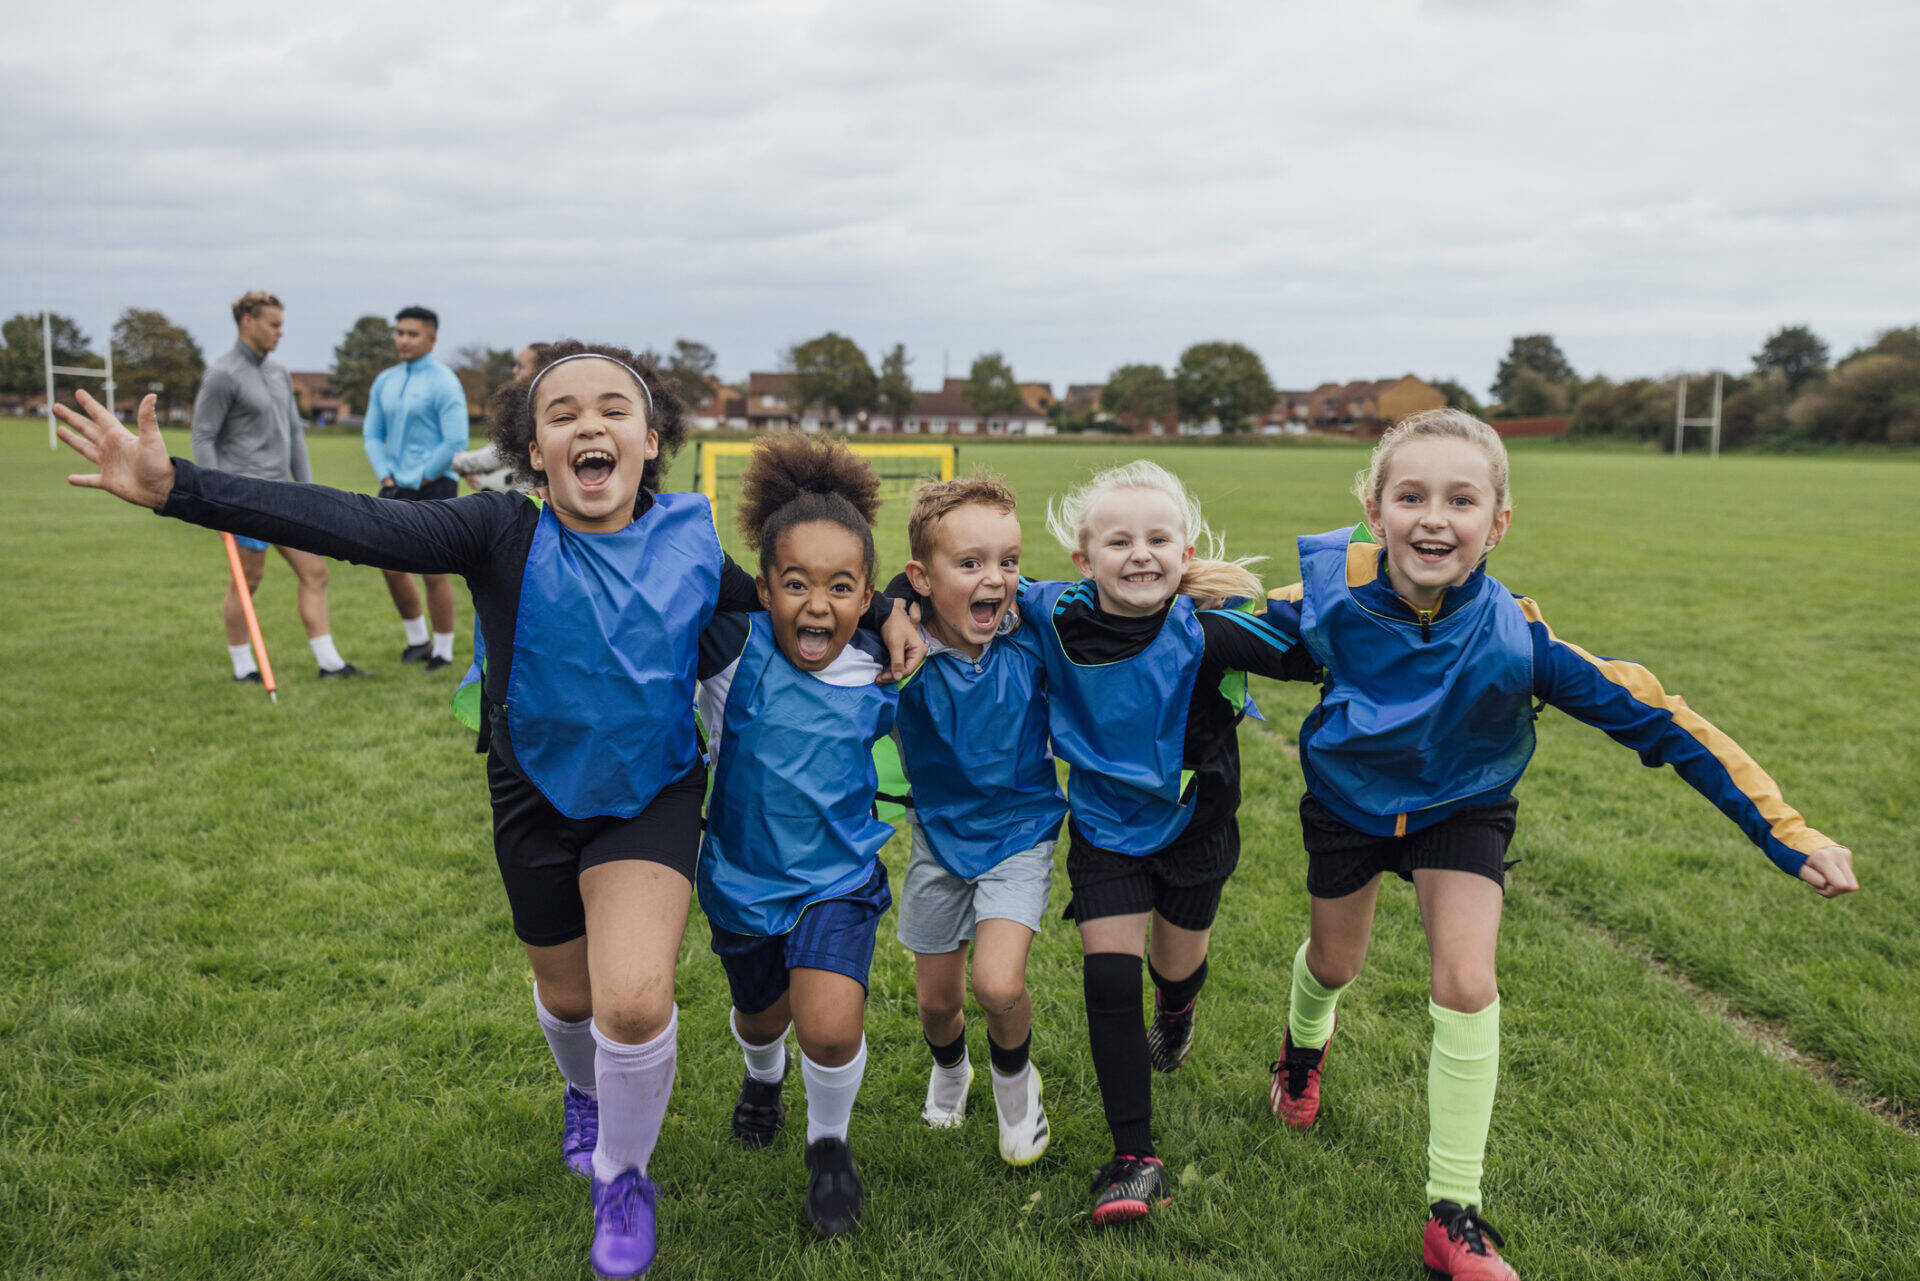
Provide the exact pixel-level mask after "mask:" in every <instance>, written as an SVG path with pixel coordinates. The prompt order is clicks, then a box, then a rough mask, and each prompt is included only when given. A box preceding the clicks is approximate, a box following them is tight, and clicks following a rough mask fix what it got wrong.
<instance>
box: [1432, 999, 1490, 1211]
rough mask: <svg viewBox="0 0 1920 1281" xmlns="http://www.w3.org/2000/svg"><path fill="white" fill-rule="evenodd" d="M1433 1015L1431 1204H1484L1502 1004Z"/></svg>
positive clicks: (1435, 1007) (1439, 1011) (1434, 1009)
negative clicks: (1483, 1167)
mask: <svg viewBox="0 0 1920 1281" xmlns="http://www.w3.org/2000/svg"><path fill="white" fill-rule="evenodd" d="M1427 1012H1428V1013H1429V1014H1431V1015H1432V1016H1433V1054H1432V1057H1431V1058H1429V1059H1428V1060H1427V1201H1428V1202H1429V1203H1432V1202H1434V1201H1455V1202H1458V1203H1459V1204H1461V1205H1473V1206H1477V1205H1479V1204H1480V1167H1481V1164H1482V1162H1483V1161H1484V1160H1485V1159H1486V1155H1487V1127H1488V1125H1490V1124H1491V1123H1492V1121H1493V1092H1494V1087H1495V1085H1496V1084H1497V1083H1498V1081H1499V1077H1500V1000H1499V998H1498V997H1495V998H1494V1002H1493V1004H1492V1005H1489V1006H1488V1007H1487V1008H1486V1009H1484V1010H1481V1011H1480V1012H1479V1013H1477V1014H1462V1013H1460V1011H1458V1010H1448V1009H1442V1008H1441V1007H1440V1006H1438V1005H1435V1004H1434V1003H1433V1002H1432V1001H1428V1002H1427Z"/></svg>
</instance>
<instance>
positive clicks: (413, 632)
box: [400, 614, 427, 645]
mask: <svg viewBox="0 0 1920 1281" xmlns="http://www.w3.org/2000/svg"><path fill="white" fill-rule="evenodd" d="M400 626H402V627H404V628H406V629H407V644H409V645H424V644H426V643H427V616H426V615H425V614H415V615H414V616H413V617H412V618H403V619H401V620H400Z"/></svg>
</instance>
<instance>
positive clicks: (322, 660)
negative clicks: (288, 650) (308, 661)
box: [307, 632, 347, 672]
mask: <svg viewBox="0 0 1920 1281" xmlns="http://www.w3.org/2000/svg"><path fill="white" fill-rule="evenodd" d="M307 648H308V649H310V650H312V651H313V661H314V662H316V663H318V664H320V670H321V671H323V672H337V671H339V670H340V669H341V668H343V667H345V666H346V665H347V660H346V659H344V658H342V657H340V651H339V650H337V649H335V648H334V647H333V633H332V632H328V633H327V634H326V635H325V636H309V637H307Z"/></svg>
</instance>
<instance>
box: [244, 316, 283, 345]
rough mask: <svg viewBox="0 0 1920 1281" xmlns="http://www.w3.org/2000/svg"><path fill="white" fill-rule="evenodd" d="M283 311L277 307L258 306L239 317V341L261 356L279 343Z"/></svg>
mask: <svg viewBox="0 0 1920 1281" xmlns="http://www.w3.org/2000/svg"><path fill="white" fill-rule="evenodd" d="M284 323H285V313H284V312H283V311H282V310H281V309H280V308H278V307H260V308H257V309H255V310H254V311H253V312H252V313H251V314H249V315H245V316H242V317H240V341H241V342H243V343H245V344H246V345H247V346H249V347H251V348H253V349H254V350H255V351H257V352H259V353H260V354H261V355H262V356H264V355H266V354H267V353H268V352H270V351H272V350H273V349H274V348H275V347H278V346H279V345H280V330H281V327H282V325H283V324H284Z"/></svg>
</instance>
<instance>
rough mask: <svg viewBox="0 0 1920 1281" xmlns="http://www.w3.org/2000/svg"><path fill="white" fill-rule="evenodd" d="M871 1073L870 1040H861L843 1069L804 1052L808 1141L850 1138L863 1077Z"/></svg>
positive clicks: (802, 1071)
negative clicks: (813, 1058)
mask: <svg viewBox="0 0 1920 1281" xmlns="http://www.w3.org/2000/svg"><path fill="white" fill-rule="evenodd" d="M866 1074H867V1038H866V1037H864V1036H863V1037H861V1038H860V1049H859V1051H858V1052H857V1053H855V1054H854V1056H853V1058H852V1059H850V1060H849V1061H848V1062H847V1063H845V1064H844V1065H842V1066H840V1067H832V1068H830V1067H821V1066H820V1065H819V1064H818V1063H815V1062H814V1061H813V1060H812V1059H810V1058H808V1057H807V1054H806V1051H805V1050H802V1051H801V1052H800V1079H801V1080H803V1081H805V1082H806V1083H807V1142H808V1143H817V1142H819V1141H820V1140H821V1139H840V1140H842V1141H844V1140H845V1139H846V1137H847V1122H848V1121H850V1120H852V1119H853V1100H854V1099H855V1098H856V1097H857V1096H858V1095H859V1093H860V1078H861V1077H863V1076H865V1075H866Z"/></svg>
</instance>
